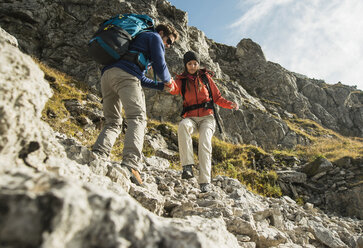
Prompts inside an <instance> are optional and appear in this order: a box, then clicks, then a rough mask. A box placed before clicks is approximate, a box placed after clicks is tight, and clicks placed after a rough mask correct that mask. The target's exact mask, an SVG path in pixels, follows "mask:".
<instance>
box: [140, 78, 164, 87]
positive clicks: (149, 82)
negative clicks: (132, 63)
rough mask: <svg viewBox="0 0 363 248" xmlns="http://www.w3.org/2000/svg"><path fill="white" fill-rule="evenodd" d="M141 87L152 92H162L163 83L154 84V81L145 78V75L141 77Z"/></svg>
mask: <svg viewBox="0 0 363 248" xmlns="http://www.w3.org/2000/svg"><path fill="white" fill-rule="evenodd" d="M140 81H141V86H142V87H146V88H150V89H154V90H163V89H164V83H163V82H155V81H154V80H152V79H150V78H148V77H146V76H145V74H143V75H142V77H141V79H140Z"/></svg>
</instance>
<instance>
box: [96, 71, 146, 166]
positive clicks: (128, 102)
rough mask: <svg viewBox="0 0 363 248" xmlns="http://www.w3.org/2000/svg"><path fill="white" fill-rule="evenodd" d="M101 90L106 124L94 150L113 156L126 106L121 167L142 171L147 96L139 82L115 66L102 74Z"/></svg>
mask: <svg viewBox="0 0 363 248" xmlns="http://www.w3.org/2000/svg"><path fill="white" fill-rule="evenodd" d="M101 91H102V97H103V113H104V116H105V119H106V121H105V125H104V127H103V129H102V131H101V133H100V134H99V136H98V138H97V141H96V143H95V144H94V146H93V148H92V149H93V150H94V151H96V152H101V153H104V154H106V155H109V154H110V152H111V149H112V147H113V145H114V143H115V141H116V138H117V137H118V136H119V134H120V132H121V124H122V116H121V113H122V112H121V111H122V107H123V108H124V111H125V119H126V122H127V129H126V134H125V141H124V148H123V154H122V156H123V159H122V163H121V164H122V165H125V166H128V167H131V168H133V169H136V170H138V171H139V172H140V171H141V169H142V164H141V159H142V148H143V144H144V135H145V128H146V108H145V96H144V92H143V89H142V87H141V83H140V80H139V79H138V78H137V77H135V76H133V75H131V74H129V73H127V72H125V71H124V70H121V69H120V68H117V67H113V68H111V69H108V70H106V71H105V72H104V74H103V75H102V77H101Z"/></svg>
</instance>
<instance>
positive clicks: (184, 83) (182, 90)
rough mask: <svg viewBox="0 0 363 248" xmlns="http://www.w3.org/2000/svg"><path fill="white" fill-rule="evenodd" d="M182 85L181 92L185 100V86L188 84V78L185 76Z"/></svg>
mask: <svg viewBox="0 0 363 248" xmlns="http://www.w3.org/2000/svg"><path fill="white" fill-rule="evenodd" d="M181 81H182V87H181V94H182V97H183V101H184V100H185V96H184V95H185V86H186V85H187V79H186V78H183V79H182V80H181Z"/></svg>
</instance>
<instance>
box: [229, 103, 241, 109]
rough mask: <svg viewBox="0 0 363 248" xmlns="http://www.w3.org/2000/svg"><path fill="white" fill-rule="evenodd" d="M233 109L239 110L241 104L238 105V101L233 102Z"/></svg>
mask: <svg viewBox="0 0 363 248" xmlns="http://www.w3.org/2000/svg"><path fill="white" fill-rule="evenodd" d="M231 106H232V109H235V110H238V108H239V106H238V103H235V102H234V103H232V105H231Z"/></svg>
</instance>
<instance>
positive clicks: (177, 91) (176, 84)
mask: <svg viewBox="0 0 363 248" xmlns="http://www.w3.org/2000/svg"><path fill="white" fill-rule="evenodd" d="M172 84H173V86H174V88H173V90H172V91H170V94H172V95H181V85H182V81H181V80H180V79H178V78H177V79H175V81H174V82H172Z"/></svg>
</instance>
